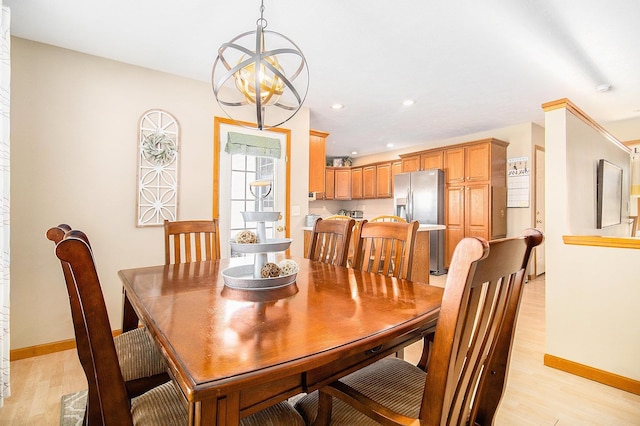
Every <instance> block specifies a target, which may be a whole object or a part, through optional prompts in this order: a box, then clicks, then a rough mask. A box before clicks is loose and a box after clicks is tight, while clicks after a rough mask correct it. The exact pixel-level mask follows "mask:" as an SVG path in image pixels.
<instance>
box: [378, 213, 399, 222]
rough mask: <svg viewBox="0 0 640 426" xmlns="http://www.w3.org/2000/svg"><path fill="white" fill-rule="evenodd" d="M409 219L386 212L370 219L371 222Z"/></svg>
mask: <svg viewBox="0 0 640 426" xmlns="http://www.w3.org/2000/svg"><path fill="white" fill-rule="evenodd" d="M406 221H407V219H405V218H404V217H400V216H396V215H392V214H384V215H380V216H376V217H374V218H372V219H369V222H406Z"/></svg>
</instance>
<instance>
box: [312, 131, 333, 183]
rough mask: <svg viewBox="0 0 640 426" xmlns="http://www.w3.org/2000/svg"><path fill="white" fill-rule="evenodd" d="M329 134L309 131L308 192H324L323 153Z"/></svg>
mask: <svg viewBox="0 0 640 426" xmlns="http://www.w3.org/2000/svg"><path fill="white" fill-rule="evenodd" d="M328 136H329V133H325V132H320V131H318V130H309V192H325V172H324V171H325V152H326V142H327V137H328Z"/></svg>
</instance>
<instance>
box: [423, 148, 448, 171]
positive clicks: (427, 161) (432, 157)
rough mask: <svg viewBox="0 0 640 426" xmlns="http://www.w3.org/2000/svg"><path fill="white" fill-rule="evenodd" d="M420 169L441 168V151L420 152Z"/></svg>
mask: <svg viewBox="0 0 640 426" xmlns="http://www.w3.org/2000/svg"><path fill="white" fill-rule="evenodd" d="M420 166H421V169H420V170H427V169H442V167H443V166H442V151H430V152H425V153H422V154H420Z"/></svg>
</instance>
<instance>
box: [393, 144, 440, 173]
mask: <svg viewBox="0 0 640 426" xmlns="http://www.w3.org/2000/svg"><path fill="white" fill-rule="evenodd" d="M442 168H443V150H441V149H437V150H429V151H423V152H419V153H415V154H411V155H408V156H406V157H402V171H403V172H417V171H418V170H427V169H442Z"/></svg>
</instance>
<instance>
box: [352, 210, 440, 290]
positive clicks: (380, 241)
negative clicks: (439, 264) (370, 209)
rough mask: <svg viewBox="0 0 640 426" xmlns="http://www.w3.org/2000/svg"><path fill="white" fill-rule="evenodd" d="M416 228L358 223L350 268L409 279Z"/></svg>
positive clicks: (397, 223)
mask: <svg viewBox="0 0 640 426" xmlns="http://www.w3.org/2000/svg"><path fill="white" fill-rule="evenodd" d="M418 227H419V223H418V222H417V221H413V222H411V223H406V222H382V221H380V222H367V221H366V220H365V221H362V223H361V225H360V228H359V230H358V232H357V235H358V238H357V240H356V249H355V255H354V262H353V263H354V264H353V267H354V269H358V270H362V271H368V272H375V273H379V274H383V275H388V276H393V277H397V278H403V279H411V264H412V263H413V252H414V246H415V242H416V235H417V231H418ZM421 261H424V259H422V260H421ZM427 261H428V259H427Z"/></svg>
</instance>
